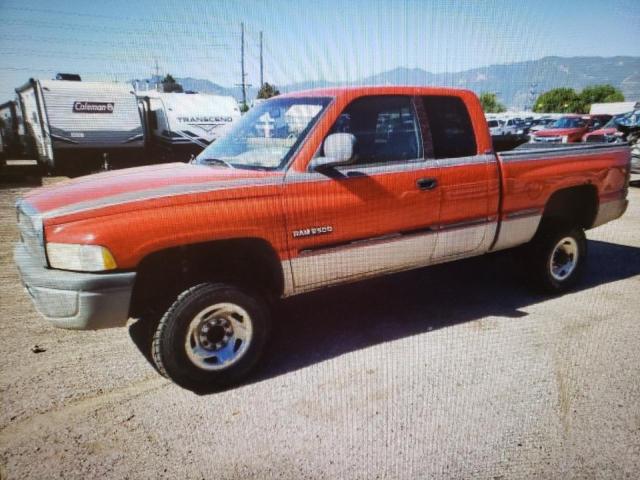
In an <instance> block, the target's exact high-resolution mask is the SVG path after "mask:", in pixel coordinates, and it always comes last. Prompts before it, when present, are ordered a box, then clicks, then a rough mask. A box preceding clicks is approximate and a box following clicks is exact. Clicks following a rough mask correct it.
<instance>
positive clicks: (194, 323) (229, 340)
mask: <svg viewBox="0 0 640 480" xmlns="http://www.w3.org/2000/svg"><path fill="white" fill-rule="evenodd" d="M269 330H270V319H269V313H268V309H267V306H266V304H265V302H264V300H262V298H260V297H259V296H257V295H250V294H248V293H247V292H245V291H243V290H241V289H239V288H237V287H235V286H232V285H228V284H223V283H203V284H200V285H196V286H195V287H192V288H189V289H188V290H185V291H184V292H182V293H181V294H180V295H179V296H178V298H177V299H176V301H175V302H174V303H173V304H172V305H171V307H170V308H169V309H168V310H167V311H166V313H165V314H164V315H163V316H162V318H161V319H160V322H159V324H158V327H157V329H156V331H155V334H154V336H153V341H152V357H153V360H154V363H155V364H156V366H157V368H158V371H159V372H160V373H161V374H162V375H164V376H166V377H168V378H170V379H171V380H173V381H174V382H176V383H177V384H179V385H181V386H183V387H185V388H189V389H193V390H202V389H210V388H213V389H216V388H221V387H225V386H228V385H232V384H236V383H238V382H240V381H241V380H242V379H243V378H245V377H246V375H247V374H248V373H249V372H250V371H251V369H252V368H253V367H254V366H255V365H256V363H257V362H258V360H259V358H260V356H261V354H262V352H263V350H264V346H265V344H266V341H267V338H268V334H269Z"/></svg>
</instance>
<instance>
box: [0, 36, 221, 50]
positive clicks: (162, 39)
mask: <svg viewBox="0 0 640 480" xmlns="http://www.w3.org/2000/svg"><path fill="white" fill-rule="evenodd" d="M0 39H4V40H7V41H9V42H20V43H25V42H41V43H65V44H67V46H69V47H73V48H77V47H76V45H75V42H81V43H82V44H89V45H98V46H111V47H124V48H131V45H132V44H131V42H130V41H121V42H113V41H107V40H89V39H84V38H83V39H78V38H76V37H64V38H63V37H52V36H36V37H34V36H31V35H25V34H19V35H5V34H0ZM148 43H149V44H153V45H157V44H162V43H164V44H169V45H175V44H176V39H175V38H172V37H168V36H164V35H160V36H158V38H154V39H153V40H149V41H148ZM136 46H140V42H138V43H137V44H136ZM198 47H200V48H230V46H229V44H228V43H199V44H198Z"/></svg>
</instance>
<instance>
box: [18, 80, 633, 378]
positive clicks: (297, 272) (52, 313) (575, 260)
mask: <svg viewBox="0 0 640 480" xmlns="http://www.w3.org/2000/svg"><path fill="white" fill-rule="evenodd" d="M416 109H418V111H419V114H418V113H416ZM265 116H268V117H270V118H274V119H278V121H282V122H283V128H276V129H274V130H269V132H268V133H267V130H266V129H262V128H256V125H257V124H258V123H260V122H261V119H263V118H264V117H265ZM294 117H295V118H294ZM303 124H304V125H303ZM427 124H428V126H427ZM427 128H428V130H427ZM424 131H429V132H430V135H422V134H421V133H422V132H424ZM567 150H568V151H567ZM629 161H630V154H629V149H628V148H626V146H616V145H596V144H589V145H586V144H585V145H582V146H578V147H571V148H570V149H567V148H563V147H558V148H556V149H552V151H550V152H549V151H541V150H539V149H530V150H514V151H512V152H505V153H500V154H495V153H492V143H491V136H490V133H489V130H488V128H487V124H486V121H485V117H484V114H483V112H482V107H481V105H480V102H479V100H478V98H477V97H476V96H475V94H473V93H472V92H470V91H467V90H454V89H451V88H422V87H393V86H386V87H362V88H360V87H357V88H333V89H320V90H311V91H304V92H299V93H292V94H286V95H280V96H277V97H274V98H271V99H269V100H267V101H265V102H264V103H262V104H260V105H258V106H256V107H254V108H253V109H251V110H249V111H248V112H247V113H246V114H245V115H243V116H242V117H241V118H240V119H239V120H238V121H237V122H235V123H234V125H233V126H232V127H231V128H230V129H229V130H228V131H227V132H226V134H225V135H223V136H222V137H221V138H219V139H218V140H216V141H215V142H214V143H212V144H211V145H209V146H208V147H207V148H206V149H205V150H204V151H203V152H202V153H201V154H200V155H199V156H198V157H197V159H196V161H195V162H194V163H191V164H183V163H175V164H167V165H163V166H161V167H158V166H148V167H140V168H136V169H129V170H119V171H113V172H105V173H101V174H98V175H94V176H87V177H83V178H82V179H76V180H71V181H68V182H65V183H63V184H60V185H52V186H48V187H46V188H43V189H36V190H33V191H31V192H29V193H27V194H26V195H25V196H24V197H23V198H21V199H20V200H19V202H18V204H17V214H18V226H19V230H20V232H21V236H20V238H21V240H20V242H19V243H18V244H17V245H16V248H15V254H14V257H15V262H16V264H17V266H18V270H19V271H20V275H21V278H22V281H23V282H24V284H25V285H26V287H27V291H28V293H29V295H30V296H31V298H32V300H33V302H34V303H35V305H36V307H37V309H38V310H39V311H40V312H41V314H42V315H43V316H44V317H45V318H47V319H48V320H49V321H50V322H51V323H52V324H53V325H55V326H58V327H62V328H69V329H96V328H104V327H113V326H119V325H124V324H125V322H126V321H127V319H128V318H129V317H133V318H139V319H140V320H139V321H141V322H143V325H146V326H148V327H149V331H150V333H149V344H150V347H149V348H150V352H149V354H150V356H151V357H152V358H153V360H154V362H155V364H156V366H157V368H158V371H159V372H160V373H162V374H163V375H165V376H167V377H169V378H171V379H172V380H174V381H175V382H177V383H179V384H181V385H183V386H186V387H188V388H193V389H198V388H203V387H205V388H211V387H216V388H217V387H222V386H225V385H229V384H234V383H237V382H239V381H241V380H242V379H243V378H244V377H245V376H247V375H248V374H249V372H250V371H251V370H252V369H253V368H254V367H255V366H256V365H257V364H258V363H259V362H260V358H261V355H262V352H263V351H264V348H265V344H266V342H267V339H268V336H269V331H270V323H271V317H270V313H269V312H270V305H273V303H274V301H276V300H277V299H279V298H281V297H289V296H292V295H298V294H301V293H304V292H308V291H312V290H317V289H321V288H325V287H329V286H332V285H337V284H343V283H348V282H353V281H357V280H361V279H364V278H368V277H376V276H381V275H385V274H388V273H392V272H398V271H403V270H408V269H412V268H419V267H424V266H427V265H432V264H439V263H443V262H449V261H454V260H459V259H462V258H466V257H473V256H477V255H483V254H485V253H488V252H495V251H498V250H504V249H509V248H514V247H522V248H521V249H520V250H519V252H520V254H521V255H522V259H523V262H524V266H523V267H522V268H524V269H526V275H527V277H528V278H529V279H530V280H531V281H532V282H533V283H534V284H535V285H537V287H538V288H541V289H543V290H545V291H547V292H551V293H556V294H557V293H560V292H564V291H566V290H568V289H570V288H571V287H572V286H573V285H574V284H575V283H576V282H577V281H578V279H579V277H580V275H581V274H582V273H583V271H584V261H585V258H586V254H587V250H586V239H585V233H584V232H585V230H589V229H591V228H595V227H597V226H599V225H602V224H604V223H607V222H609V221H611V220H614V219H616V218H618V217H620V216H621V215H622V214H623V213H624V211H625V209H626V207H627V199H626V196H627V182H628V178H629ZM345 321H348V320H347V319H345ZM96 368H100V367H99V366H98V365H96Z"/></svg>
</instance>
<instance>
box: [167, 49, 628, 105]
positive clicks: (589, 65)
mask: <svg viewBox="0 0 640 480" xmlns="http://www.w3.org/2000/svg"><path fill="white" fill-rule="evenodd" d="M176 80H177V81H178V82H179V83H180V84H181V85H182V86H183V87H184V89H185V90H193V91H197V92H204V93H214V94H219V95H232V96H234V97H235V98H237V99H241V97H242V92H241V89H240V87H225V86H222V85H218V84H216V83H214V82H211V81H209V80H203V79H197V78H190V77H184V78H176ZM601 83H609V84H611V85H613V86H614V87H616V88H619V89H620V90H622V93H623V94H624V96H625V99H626V100H629V101H632V100H639V101H640V57H622V56H619V57H544V58H541V59H539V60H531V61H526V62H516V63H508V64H501V65H489V66H487V67H481V68H474V69H470V70H464V71H461V72H451V73H431V72H428V71H426V70H423V69H421V68H404V67H399V68H395V69H393V70H389V71H387V72H382V73H379V74H376V75H372V76H369V77H366V78H362V79H359V80H356V81H351V82H328V81H324V80H314V81H306V82H300V83H293V84H289V85H278V86H277V87H278V89H279V90H280V91H281V92H283V93H284V92H290V91H295V90H304V89H309V88H319V87H331V86H337V85H345V84H350V85H437V86H451V87H460V88H468V89H470V90H473V91H474V92H476V93H481V92H494V93H496V94H497V96H498V99H499V100H500V101H501V102H502V103H503V104H505V105H506V106H508V107H510V108H512V109H521V108H523V107H527V106H530V105H532V104H533V102H534V101H535V98H536V97H537V96H538V95H539V94H540V93H542V92H544V91H546V90H549V89H551V88H556V87H572V88H574V89H576V90H581V89H582V88H584V87H586V86H588V85H594V84H601ZM256 94H257V89H256V88H255V87H251V88H248V89H247V101H250V100H251V99H253V98H255V96H256Z"/></svg>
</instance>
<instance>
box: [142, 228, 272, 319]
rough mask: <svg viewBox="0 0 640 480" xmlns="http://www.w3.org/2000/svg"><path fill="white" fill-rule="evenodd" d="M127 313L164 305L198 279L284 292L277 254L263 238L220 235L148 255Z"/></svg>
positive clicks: (270, 293) (164, 307)
mask: <svg viewBox="0 0 640 480" xmlns="http://www.w3.org/2000/svg"><path fill="white" fill-rule="evenodd" d="M137 272H138V274H137V277H136V283H135V285H134V289H133V296H132V300H131V309H130V315H131V316H132V317H137V316H140V315H142V314H143V313H144V312H145V311H147V310H148V309H149V308H152V309H158V310H160V311H164V310H166V308H168V307H169V305H170V304H171V303H172V302H173V300H174V299H175V298H176V297H177V295H178V294H179V293H180V292H182V291H183V290H185V289H186V288H188V287H189V286H192V285H195V284H196V283H200V282H205V281H211V280H215V281H221V282H225V281H226V282H230V283H234V284H235V285H238V286H241V287H245V288H249V289H251V290H256V291H260V292H261V293H263V294H265V295H267V296H269V297H279V296H281V295H282V293H283V291H284V274H283V270H282V264H281V262H280V259H279V257H278V255H277V253H276V252H275V250H274V249H273V247H272V246H271V245H270V244H269V243H268V242H267V241H265V240H262V239H258V238H242V239H232V240H218V241H213V242H205V243H197V244H191V245H184V246H180V247H175V248H169V249H166V250H161V251H158V252H154V253H151V254H149V255H148V256H146V257H145V258H144V259H143V260H142V261H141V262H140V264H139V265H138V268H137Z"/></svg>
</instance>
